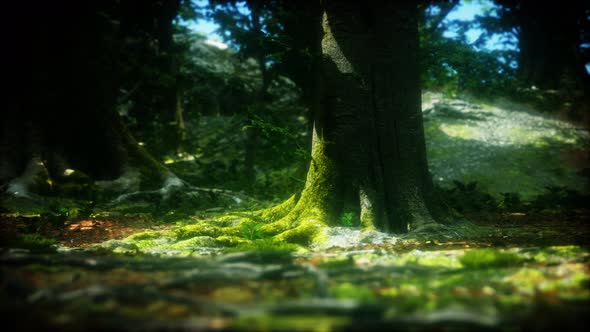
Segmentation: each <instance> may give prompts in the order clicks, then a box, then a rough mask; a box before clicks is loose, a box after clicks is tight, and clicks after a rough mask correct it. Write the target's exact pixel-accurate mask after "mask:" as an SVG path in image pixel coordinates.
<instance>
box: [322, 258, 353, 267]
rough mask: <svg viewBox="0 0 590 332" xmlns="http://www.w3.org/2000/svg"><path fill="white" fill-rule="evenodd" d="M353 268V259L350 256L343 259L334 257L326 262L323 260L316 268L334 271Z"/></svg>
mask: <svg viewBox="0 0 590 332" xmlns="http://www.w3.org/2000/svg"><path fill="white" fill-rule="evenodd" d="M353 266H354V259H353V258H352V257H350V256H345V257H335V258H331V259H328V260H325V261H323V262H321V263H320V264H318V267H321V268H325V269H334V268H336V269H337V268H345V267H353Z"/></svg>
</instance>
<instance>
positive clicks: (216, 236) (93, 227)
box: [0, 94, 590, 331]
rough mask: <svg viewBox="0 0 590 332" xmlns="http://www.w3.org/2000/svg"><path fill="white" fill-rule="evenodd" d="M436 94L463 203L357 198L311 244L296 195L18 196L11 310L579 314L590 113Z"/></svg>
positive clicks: (144, 318) (196, 323) (588, 289)
mask: <svg viewBox="0 0 590 332" xmlns="http://www.w3.org/2000/svg"><path fill="white" fill-rule="evenodd" d="M424 101H425V105H424V109H425V117H426V122H425V127H426V132H427V135H428V149H429V158H430V164H431V169H432V172H433V175H434V176H435V178H436V179H437V182H438V184H439V185H440V186H441V188H442V189H441V190H442V192H443V193H444V194H445V197H446V198H447V201H448V202H450V204H451V205H453V206H454V207H455V208H457V209H459V210H460V211H461V212H462V213H463V217H464V219H465V221H463V222H461V223H457V224H455V225H452V226H448V227H446V228H443V229H440V230H439V231H438V232H437V233H433V234H411V233H410V234H408V235H404V236H394V235H391V234H384V233H379V232H377V231H375V230H363V229H360V228H359V227H358V225H359V221H358V220H357V219H358V217H357V216H354V215H353V214H352V213H347V214H345V215H343V217H342V220H341V224H342V225H341V226H340V227H331V228H329V229H324V230H323V231H322V235H323V239H322V241H320V242H315V243H311V244H310V243H309V241H308V240H310V239H312V238H313V237H314V236H317V230H312V231H313V232H310V234H308V236H306V233H305V232H299V233H298V234H299V237H297V238H290V237H285V236H281V234H282V233H281V232H279V233H277V232H275V230H274V228H273V227H274V226H273V223H274V222H276V221H277V220H283V217H284V216H285V215H286V214H287V213H288V212H289V211H291V210H292V209H293V208H294V206H295V204H296V197H293V198H292V199H290V200H286V201H285V202H284V203H283V204H282V205H279V206H275V207H274V208H271V209H265V205H264V204H254V203H248V204H251V205H249V206H239V207H237V208H236V207H232V208H231V209H229V208H228V207H220V208H213V209H211V208H208V209H192V210H190V209H189V210H186V209H184V210H183V209H169V210H166V211H163V210H162V209H163V207H161V206H160V207H158V206H156V207H154V205H153V204H151V203H150V202H139V201H136V202H132V203H129V202H126V203H125V204H119V205H97V204H95V203H93V202H88V201H76V200H67V199H62V198H60V199H58V198H53V199H49V198H47V199H44V200H41V201H40V200H36V201H35V200H27V199H25V198H14V199H8V200H4V201H2V204H1V207H2V209H3V210H2V211H0V212H1V214H0V248H1V249H0V250H1V251H0V313H1V317H2V320H3V322H4V324H5V326H9V324H13V325H12V326H14V327H15V328H14V329H16V330H23V331H28V330H34V331H39V330H60V331H82V330H84V331H88V330H101V331H102V330H120V331H150V330H158V331H160V330H166V331H374V330H382V331H392V330H400V331H408V330H409V331H457V330H461V331H474V330H477V331H479V330H486V331H553V330H567V331H569V330H579V331H582V330H585V328H586V326H587V325H588V318H587V317H590V265H589V261H590V247H589V246H588V244H590V210H588V209H587V208H585V207H584V205H583V204H580V201H579V200H580V199H583V198H584V197H586V198H587V196H584V195H585V194H587V192H586V190H587V185H586V182H585V181H586V179H585V178H584V177H583V174H582V173H583V172H582V171H583V169H584V167H587V165H586V164H585V163H584V162H585V161H584V158H577V157H576V156H579V154H580V153H583V152H584V151H586V149H587V147H588V133H587V131H585V130H581V129H579V128H576V127H575V126H573V125H570V124H567V123H565V122H562V121H559V120H556V119H549V118H548V117H547V116H543V115H540V114H535V113H533V112H519V111H518V110H517V109H513V108H511V107H514V106H513V105H508V104H489V105H488V104H483V103H476V102H466V101H464V100H445V99H443V98H442V97H441V96H440V95H436V94H429V95H425V97H424ZM454 181H456V182H454ZM546 187H549V192H547V190H548V189H547V188H546ZM572 198H577V199H578V201H576V202H572ZM267 205H269V206H273V205H270V204H267ZM159 209H160V210H161V211H160V210H159Z"/></svg>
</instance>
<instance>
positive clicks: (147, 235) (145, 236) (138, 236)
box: [127, 231, 162, 241]
mask: <svg viewBox="0 0 590 332" xmlns="http://www.w3.org/2000/svg"><path fill="white" fill-rule="evenodd" d="M160 237H162V232H155V231H147V232H141V233H135V234H133V235H130V236H129V237H128V238H127V239H129V240H131V241H140V240H150V239H157V238H160Z"/></svg>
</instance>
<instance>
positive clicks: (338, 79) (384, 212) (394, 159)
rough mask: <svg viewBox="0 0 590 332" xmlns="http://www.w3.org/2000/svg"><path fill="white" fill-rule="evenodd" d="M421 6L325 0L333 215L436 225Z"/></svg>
mask: <svg viewBox="0 0 590 332" xmlns="http://www.w3.org/2000/svg"><path fill="white" fill-rule="evenodd" d="M417 18H418V12H417V8H416V4H415V3H412V2H410V1H405V2H387V1H365V2H358V1H325V2H324V15H323V22H322V26H323V30H324V36H323V40H322V53H323V55H324V61H323V73H324V78H323V82H324V84H323V89H324V91H323V93H322V95H323V100H322V104H321V113H320V114H318V116H317V118H316V119H315V121H316V127H317V128H316V131H317V132H318V135H321V138H322V141H323V142H325V144H326V148H325V150H324V151H325V153H326V156H325V157H326V159H329V160H330V161H331V162H332V163H333V165H334V166H333V168H332V169H333V172H334V174H333V175H332V176H331V178H332V179H333V180H332V181H333V183H332V185H331V186H328V188H330V189H329V190H330V193H329V195H330V196H331V197H332V198H331V200H332V201H333V203H332V205H331V206H332V210H333V211H332V212H331V214H332V218H335V217H337V216H338V215H339V214H340V213H341V212H343V211H346V210H355V209H357V210H358V211H359V214H360V219H361V222H362V223H363V224H364V225H365V226H375V227H377V228H379V229H382V230H386V231H394V232H406V231H408V230H411V229H416V228H420V227H422V226H425V225H430V224H435V223H436V222H435V218H433V216H435V215H437V214H438V213H437V212H438V210H435V208H436V202H435V199H434V193H433V185H432V180H431V178H430V175H429V172H428V164H427V160H426V146H425V139H424V129H423V123H422V113H421V101H420V94H421V89H420V70H419V67H418V51H419V50H418V47H419V44H418V22H417Z"/></svg>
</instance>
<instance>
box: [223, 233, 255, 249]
mask: <svg viewBox="0 0 590 332" xmlns="http://www.w3.org/2000/svg"><path fill="white" fill-rule="evenodd" d="M249 242H250V241H249V240H247V239H244V238H243V237H241V236H232V235H222V236H218V237H216V238H215V243H217V244H218V245H219V246H221V247H233V246H237V245H240V244H245V243H249Z"/></svg>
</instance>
